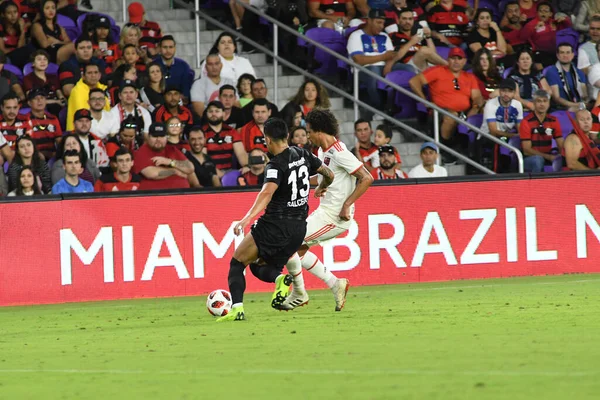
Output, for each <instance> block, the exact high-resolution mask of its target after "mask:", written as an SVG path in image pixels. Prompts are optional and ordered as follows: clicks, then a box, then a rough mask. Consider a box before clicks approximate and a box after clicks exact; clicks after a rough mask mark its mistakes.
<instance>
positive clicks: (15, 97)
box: [2, 90, 19, 105]
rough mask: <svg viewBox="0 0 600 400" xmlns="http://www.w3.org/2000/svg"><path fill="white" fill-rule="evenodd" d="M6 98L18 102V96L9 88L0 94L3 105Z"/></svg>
mask: <svg viewBox="0 0 600 400" xmlns="http://www.w3.org/2000/svg"><path fill="white" fill-rule="evenodd" d="M8 100H16V101H17V102H19V96H17V94H16V93H15V92H13V91H12V90H11V91H10V92H8V93H6V94H5V95H4V96H2V105H4V103H6V102H7V101H8Z"/></svg>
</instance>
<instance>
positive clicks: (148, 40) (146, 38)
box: [138, 21, 162, 49]
mask: <svg viewBox="0 0 600 400" xmlns="http://www.w3.org/2000/svg"><path fill="white" fill-rule="evenodd" d="M138 26H139V27H140V30H141V31H142V37H141V38H140V42H139V43H140V47H141V46H146V47H149V48H151V49H153V48H155V47H157V46H158V41H159V40H160V38H162V32H161V30H160V25H158V24H157V23H156V22H153V21H146V23H145V24H143V25H141V24H140V25H138Z"/></svg>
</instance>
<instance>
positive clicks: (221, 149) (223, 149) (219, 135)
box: [202, 101, 248, 172]
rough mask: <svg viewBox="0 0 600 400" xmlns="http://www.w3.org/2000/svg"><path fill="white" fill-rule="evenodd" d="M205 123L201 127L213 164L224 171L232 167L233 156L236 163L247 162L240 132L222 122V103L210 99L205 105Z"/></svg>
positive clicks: (243, 165)
mask: <svg viewBox="0 0 600 400" xmlns="http://www.w3.org/2000/svg"><path fill="white" fill-rule="evenodd" d="M206 120H207V124H206V125H205V126H204V127H203V128H202V130H203V131H204V134H205V135H206V150H207V154H208V155H209V156H210V157H211V158H212V159H213V161H214V162H215V166H216V167H217V168H219V169H221V170H224V172H227V171H228V170H231V169H232V168H233V156H234V154H235V157H236V158H237V162H238V164H240V166H242V167H245V166H247V164H248V153H246V150H244V144H243V143H242V138H241V136H240V133H239V132H238V131H236V130H235V129H233V128H231V127H229V126H228V125H225V124H224V123H223V104H222V103H221V102H220V101H211V102H210V103H208V107H206Z"/></svg>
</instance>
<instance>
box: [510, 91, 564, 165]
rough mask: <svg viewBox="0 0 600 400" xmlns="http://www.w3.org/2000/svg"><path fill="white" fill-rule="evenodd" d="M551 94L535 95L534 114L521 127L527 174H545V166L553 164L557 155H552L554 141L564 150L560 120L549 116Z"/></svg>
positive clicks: (525, 119) (520, 132)
mask: <svg viewBox="0 0 600 400" xmlns="http://www.w3.org/2000/svg"><path fill="white" fill-rule="evenodd" d="M549 109H550V93H548V92H546V91H544V90H538V91H536V92H535V93H534V94H533V112H532V113H530V114H529V115H527V116H526V117H525V118H523V120H522V121H521V124H520V125H519V136H520V137H521V148H522V149H523V155H524V156H525V159H524V164H525V165H524V167H525V172H543V171H544V165H546V164H550V163H552V162H553V161H554V160H555V159H556V157H557V156H558V155H557V154H552V139H554V140H556V144H557V145H558V147H559V149H560V151H562V150H563V136H562V130H561V127H560V123H559V122H558V120H557V119H556V118H555V117H554V116H552V115H550V114H548V110H549Z"/></svg>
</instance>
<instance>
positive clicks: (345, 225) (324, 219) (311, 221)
mask: <svg viewBox="0 0 600 400" xmlns="http://www.w3.org/2000/svg"><path fill="white" fill-rule="evenodd" d="M350 222H351V221H342V220H341V219H340V217H338V216H335V217H334V216H332V215H331V214H330V213H327V212H326V211H324V210H323V209H321V208H317V209H316V210H315V211H313V212H312V213H311V214H310V215H309V216H308V218H307V220H306V236H305V237H304V243H303V244H305V245H307V246H308V247H312V246H314V245H317V244H320V243H323V242H325V241H327V240H329V239H333V238H334V237H336V236H339V235H341V234H342V233H344V232H346V231H347V230H348V229H349V228H350Z"/></svg>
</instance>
